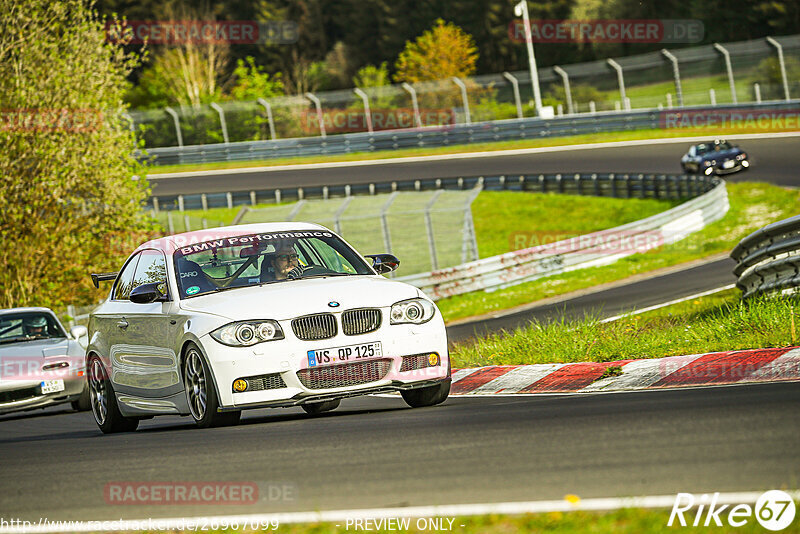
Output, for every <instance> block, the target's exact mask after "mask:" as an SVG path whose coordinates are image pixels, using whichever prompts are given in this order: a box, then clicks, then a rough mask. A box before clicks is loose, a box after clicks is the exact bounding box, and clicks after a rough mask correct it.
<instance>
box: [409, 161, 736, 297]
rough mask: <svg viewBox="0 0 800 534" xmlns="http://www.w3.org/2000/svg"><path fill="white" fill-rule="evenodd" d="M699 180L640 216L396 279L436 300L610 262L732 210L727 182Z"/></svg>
mask: <svg viewBox="0 0 800 534" xmlns="http://www.w3.org/2000/svg"><path fill="white" fill-rule="evenodd" d="M697 178H699V177H693V176H689V177H686V176H684V177H682V180H677V181H678V182H685V183H691V182H697V180H696V179H697ZM595 183H596V182H595ZM577 184H580V180H578V181H577ZM700 184H702V186H703V192H702V194H701V195H700V196H698V197H696V198H694V199H692V200H689V201H687V202H685V203H683V204H681V205H679V206H676V207H674V208H672V209H670V210H667V211H665V212H662V213H659V214H656V215H653V216H651V217H648V218H646V219H642V220H640V221H635V222H632V223H629V224H625V225H622V226H618V227H616V228H612V229H609V230H603V231H600V232H595V233H592V234H588V235H585V236H580V237H577V238H574V239H568V240H563V241H559V242H556V243H552V244H547V245H540V246H536V247H531V248H527V249H524V250H518V251H514V252H508V253H505V254H501V255H498V256H492V257H490V258H484V259H482V260H477V261H473V262H469V263H465V264H463V265H459V266H457V267H452V268H449V269H440V270H435V271H431V272H427V273H422V274H416V275H411V276H405V277H398V278H397V280H401V281H403V282H407V283H409V284H412V285H415V286H416V287H418V288H420V289H421V290H422V291H424V292H425V293H426V294H427V295H428V296H429V297H431V298H432V299H434V300H438V299H441V298H444V297H450V296H453V295H460V294H463V293H470V292H473V291H481V290H483V291H492V290H496V289H501V288H504V287H509V286H512V285H517V284H521V283H524V282H529V281H532V280H536V279H538V278H543V277H546V276H552V275H555V274H560V273H563V272H567V271H572V270H575V269H582V268H586V267H595V266H600V265H607V264H610V263H613V262H615V261H617V260H618V259H620V258H623V257H625V256H629V255H631V254H635V253H639V252H645V251H647V250H650V249H652V248H655V247H658V246H661V245H664V244H668V243H673V242H675V241H678V240H680V239H683V238H684V237H686V236H687V235H689V234H691V233H693V232H696V231H698V230H700V229H702V228H704V227H705V226H706V225H707V224H709V223H711V222H713V221H716V220H718V219H721V218H722V217H723V216H724V215H725V213H726V212H727V211H728V194H727V190H726V189H725V182H724V181H723V180H720V179H718V178H709V179H707V180H703V181H701V182H700ZM578 186H579V187H580V185H578ZM642 192H644V189H642Z"/></svg>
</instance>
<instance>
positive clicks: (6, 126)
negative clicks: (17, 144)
mask: <svg viewBox="0 0 800 534" xmlns="http://www.w3.org/2000/svg"><path fill="white" fill-rule="evenodd" d="M103 124H104V114H103V112H102V111H99V110H96V109H69V108H52V109H43V108H19V109H0V131H4V132H64V133H85V132H96V131H98V130H100V129H101V128H102V127H103Z"/></svg>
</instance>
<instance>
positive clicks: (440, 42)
mask: <svg viewBox="0 0 800 534" xmlns="http://www.w3.org/2000/svg"><path fill="white" fill-rule="evenodd" d="M477 61H478V49H477V47H476V46H475V43H474V41H473V39H472V37H471V36H470V35H469V34H467V33H465V32H464V31H463V30H462V29H461V28H459V27H458V26H456V25H455V24H453V23H445V21H443V20H442V19H437V20H436V24H435V25H434V26H433V28H432V29H430V30H428V31H426V32H425V33H423V34H422V35H420V36H419V37H417V39H416V41H414V42H413V43H412V42H411V41H409V42H407V43H406V47H405V49H404V50H403V51H402V52H401V53H400V56H399V57H398V58H397V62H396V63H395V70H396V71H397V72H396V73H395V75H394V78H395V81H398V82H409V83H413V82H421V81H427V80H443V79H446V78H450V77H451V76H458V77H465V76H470V75H472V74H474V73H475V64H476V62H477Z"/></svg>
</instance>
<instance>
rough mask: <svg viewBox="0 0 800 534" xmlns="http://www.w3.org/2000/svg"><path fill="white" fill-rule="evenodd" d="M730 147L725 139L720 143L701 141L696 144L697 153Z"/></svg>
mask: <svg viewBox="0 0 800 534" xmlns="http://www.w3.org/2000/svg"><path fill="white" fill-rule="evenodd" d="M730 148H731V145H730V143H728V142H727V141H722V142H721V143H701V144H699V145H697V153H698V154H705V153H707V152H713V151H714V150H728V149H730Z"/></svg>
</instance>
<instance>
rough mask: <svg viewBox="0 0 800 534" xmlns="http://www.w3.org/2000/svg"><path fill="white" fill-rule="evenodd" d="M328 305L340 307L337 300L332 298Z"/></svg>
mask: <svg viewBox="0 0 800 534" xmlns="http://www.w3.org/2000/svg"><path fill="white" fill-rule="evenodd" d="M328 306H330V307H331V308H338V307H339V303H338V302H336V301H335V300H332V301H330V302H329V303H328Z"/></svg>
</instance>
